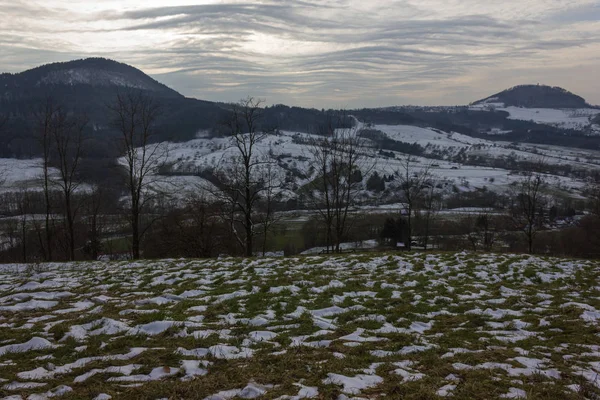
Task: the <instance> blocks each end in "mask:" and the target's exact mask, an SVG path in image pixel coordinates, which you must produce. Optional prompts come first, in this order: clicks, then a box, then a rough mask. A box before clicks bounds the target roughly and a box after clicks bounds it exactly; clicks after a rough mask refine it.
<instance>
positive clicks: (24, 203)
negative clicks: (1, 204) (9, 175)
mask: <svg viewBox="0 0 600 400" xmlns="http://www.w3.org/2000/svg"><path fill="white" fill-rule="evenodd" d="M16 200H17V201H16V206H17V215H18V216H19V231H20V235H19V236H20V242H21V254H22V257H23V262H24V263H26V262H27V254H28V247H27V232H28V220H27V218H28V215H29V213H30V201H31V200H30V195H29V191H28V190H27V188H25V187H23V188H21V189H20V190H19V192H18V193H17V198H16Z"/></svg>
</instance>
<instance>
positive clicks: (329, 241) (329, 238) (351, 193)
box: [309, 113, 374, 252]
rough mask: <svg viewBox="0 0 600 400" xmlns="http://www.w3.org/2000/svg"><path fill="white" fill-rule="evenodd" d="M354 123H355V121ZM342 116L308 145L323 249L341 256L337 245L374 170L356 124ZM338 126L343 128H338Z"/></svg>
mask: <svg viewBox="0 0 600 400" xmlns="http://www.w3.org/2000/svg"><path fill="white" fill-rule="evenodd" d="M356 122H357V121H356ZM347 123H348V122H347V117H346V115H345V114H343V113H342V114H341V115H339V116H338V118H337V121H334V120H332V119H331V118H330V119H329V121H328V123H327V124H326V125H325V126H323V127H321V128H320V137H318V138H315V139H313V140H312V141H311V143H310V144H309V152H310V155H311V158H312V160H313V167H314V166H316V168H313V169H314V172H315V173H316V178H315V179H313V180H312V182H311V183H310V188H311V189H312V190H311V193H310V197H311V200H312V202H313V206H314V207H315V208H316V210H317V212H318V213H319V216H320V219H321V220H322V221H323V223H324V225H325V227H326V249H327V252H329V250H330V247H331V249H332V250H333V251H335V252H340V250H341V249H340V244H341V243H342V241H343V240H344V239H345V238H346V236H347V234H348V231H349V229H350V228H351V221H350V218H349V217H350V210H351V208H352V207H353V206H354V205H356V202H357V197H358V196H357V195H358V193H359V192H360V189H361V188H362V187H363V184H362V181H363V179H362V177H363V176H366V175H367V174H368V173H370V171H371V170H372V169H373V168H374V164H373V162H371V161H369V160H373V158H370V157H369V156H368V155H367V154H366V151H367V150H366V149H365V146H364V143H363V141H362V139H361V138H360V136H359V135H358V133H359V126H358V123H356V124H355V125H354V126H352V127H344V126H345V125H346V124H347ZM337 126H342V127H341V128H338V127H337Z"/></svg>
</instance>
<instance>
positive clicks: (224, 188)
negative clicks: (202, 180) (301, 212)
mask: <svg viewBox="0 0 600 400" xmlns="http://www.w3.org/2000/svg"><path fill="white" fill-rule="evenodd" d="M263 103H264V101H263V100H260V99H255V98H253V97H247V98H245V99H243V100H240V101H239V102H238V103H236V104H234V105H233V107H232V110H231V113H230V115H229V117H228V118H227V120H226V121H224V124H223V125H224V128H225V130H226V133H227V134H228V135H229V136H230V138H231V142H232V144H231V152H230V153H227V154H228V156H226V157H224V158H223V159H222V160H221V163H220V165H219V167H218V170H217V172H216V178H217V181H218V185H217V186H218V190H210V189H209V190H210V191H211V194H212V195H213V196H215V197H216V198H217V199H219V201H220V202H221V203H222V204H223V206H224V214H225V215H226V218H227V220H228V223H229V226H230V229H231V233H232V234H233V236H234V237H235V239H236V240H237V242H238V243H239V245H240V246H241V247H242V248H243V249H244V254H245V255H246V256H248V257H251V256H252V255H253V250H254V237H255V236H256V234H257V232H256V231H255V224H256V223H257V221H256V217H257V205H258V203H259V202H260V201H261V199H262V198H263V194H264V193H266V192H269V191H271V190H273V187H272V184H273V182H272V181H269V180H267V179H265V176H264V173H263V171H264V169H265V168H267V166H268V165H269V164H272V163H273V160H270V159H269V158H268V156H267V155H266V154H261V153H260V152H259V149H258V145H259V143H260V142H261V141H262V140H263V139H264V138H265V137H266V136H267V135H268V133H269V132H270V130H266V129H264V128H263V127H261V126H260V124H261V122H262V118H263V108H262V105H263ZM238 227H241V228H242V232H241V233H240V232H239V230H238Z"/></svg>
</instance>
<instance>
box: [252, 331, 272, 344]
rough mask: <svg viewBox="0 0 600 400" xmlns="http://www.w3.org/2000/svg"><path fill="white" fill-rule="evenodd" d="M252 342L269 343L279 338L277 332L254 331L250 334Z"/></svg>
mask: <svg viewBox="0 0 600 400" xmlns="http://www.w3.org/2000/svg"><path fill="white" fill-rule="evenodd" d="M248 336H249V337H250V339H251V340H253V341H255V342H267V341H269V340H273V339H275V338H276V337H277V334H276V333H275V332H270V331H253V332H250V333H249V334H248Z"/></svg>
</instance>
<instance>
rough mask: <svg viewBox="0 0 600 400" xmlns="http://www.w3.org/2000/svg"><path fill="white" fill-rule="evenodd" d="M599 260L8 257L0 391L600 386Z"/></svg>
mask: <svg viewBox="0 0 600 400" xmlns="http://www.w3.org/2000/svg"><path fill="white" fill-rule="evenodd" d="M599 272H600V269H599V266H598V263H596V262H592V261H582V260H567V259H556V258H548V257H534V256H524V255H511V254H485V253H466V252H461V253H422V254H419V253H405V254H374V255H370V254H356V255H351V256H332V257H296V258H263V259H247V260H239V259H233V258H229V259H209V260H186V259H177V260H161V261H137V262H132V263H129V262H112V263H110V262H93V263H77V264H64V263H61V264H58V263H55V264H52V263H51V264H47V265H45V264H40V265H37V266H35V267H33V268H32V267H31V266H27V265H6V266H0V278H1V279H2V283H3V284H2V285H0V297H1V302H0V315H1V316H2V319H3V324H1V325H0V337H4V338H8V340H5V341H4V343H3V345H1V346H0V359H1V360H2V361H3V366H2V377H3V378H5V380H6V382H4V383H2V387H1V388H0V395H6V396H9V395H13V396H11V398H47V397H54V396H58V395H57V394H56V393H59V394H66V396H65V397H67V398H88V399H91V398H109V396H113V398H158V397H170V396H173V394H174V393H177V397H178V398H186V399H189V398H195V399H203V398H205V399H208V398H211V399H231V398H234V397H236V398H246V399H248V398H259V397H261V398H262V397H263V396H265V397H268V398H279V399H284V398H290V399H291V398H295V399H300V398H327V399H335V398H348V397H347V396H349V397H355V396H359V397H360V398H384V397H387V396H390V395H391V396H392V397H393V398H407V399H423V398H430V399H433V398H438V397H441V396H448V395H451V396H454V397H456V398H459V399H496V398H511V397H512V398H516V397H524V396H525V393H526V394H527V395H528V397H530V398H536V399H538V398H539V399H542V398H544V399H567V400H568V399H581V398H582V396H581V392H582V390H583V389H579V388H580V387H585V390H586V393H588V394H589V395H588V396H586V397H589V398H595V397H596V396H597V394H596V393H598V389H597V384H598V381H597V376H598V372H597V370H598V365H599V361H600V354H599V353H598V346H597V345H596V344H597V342H598V340H597V339H598V337H597V332H598V327H599V322H600V311H599V310H598V308H597V307H599V303H598V299H597V298H598V287H599V285H600V278H599V276H600V274H599ZM15 327H18V329H16V328H15ZM580 385H581V386H580ZM17 393H18V395H17ZM101 394H104V395H103V396H102V397H96V396H99V395H101ZM392 394H393V395H392ZM592 394H593V395H592ZM108 395H109V396H108ZM517 395H518V396H517ZM21 396H22V397H21ZM28 396H29V397H28Z"/></svg>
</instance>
